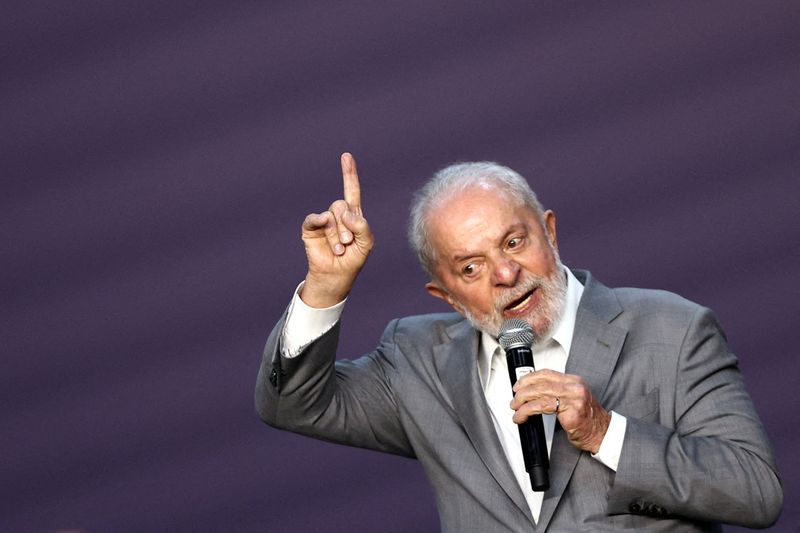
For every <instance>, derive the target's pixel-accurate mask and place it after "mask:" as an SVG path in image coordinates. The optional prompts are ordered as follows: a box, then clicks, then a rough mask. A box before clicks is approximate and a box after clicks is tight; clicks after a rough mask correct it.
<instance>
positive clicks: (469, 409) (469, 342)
mask: <svg viewBox="0 0 800 533" xmlns="http://www.w3.org/2000/svg"><path fill="white" fill-rule="evenodd" d="M447 335H448V336H449V339H448V340H447V341H446V342H444V343H442V344H439V345H437V346H434V348H433V351H434V356H435V364H436V369H437V372H438V373H439V377H440V379H441V382H442V387H443V388H444V390H445V392H446V393H447V395H448V396H449V400H450V405H451V407H452V409H453V411H454V412H455V413H456V415H457V417H458V418H459V420H460V421H461V423H462V425H463V427H464V430H465V431H466V433H467V436H468V437H469V439H470V441H471V442H472V445H473V447H474V448H475V450H476V451H477V452H478V455H479V456H480V458H481V460H482V461H483V463H484V465H486V468H487V469H488V470H489V472H491V474H492V476H493V477H494V478H495V480H496V481H497V483H498V484H499V485H500V486H501V487H503V490H504V491H505V492H506V494H508V496H509V497H510V498H511V499H512V500H513V501H514V503H515V504H516V505H517V506H518V507H519V508H520V510H521V511H522V512H524V513H525V516H528V517H530V510H529V509H528V504H527V502H526V501H525V497H524V496H523V494H522V490H521V489H520V488H519V485H518V484H517V481H516V478H515V477H514V473H513V471H512V470H511V466H510V465H509V464H508V459H507V458H506V456H505V453H504V452H503V447H502V445H501V444H500V439H499V438H498V437H497V433H496V431H495V429H494V424H493V423H492V418H491V413H490V412H489V407H488V406H487V405H486V401H485V399H484V395H483V389H482V387H481V384H480V380H479V378H478V369H477V364H476V358H477V354H478V350H479V346H478V344H479V335H478V333H477V332H476V331H475V330H474V329H473V328H472V326H471V325H470V323H469V322H468V321H466V320H463V321H460V322H458V323H456V324H454V325H452V326H450V327H449V328H448V329H447Z"/></svg>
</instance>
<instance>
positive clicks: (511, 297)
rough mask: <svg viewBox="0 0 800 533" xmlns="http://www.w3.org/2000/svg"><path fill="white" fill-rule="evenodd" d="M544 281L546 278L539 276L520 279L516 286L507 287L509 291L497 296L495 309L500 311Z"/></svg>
mask: <svg viewBox="0 0 800 533" xmlns="http://www.w3.org/2000/svg"><path fill="white" fill-rule="evenodd" d="M545 283H546V280H545V279H543V278H540V277H539V276H529V277H527V278H526V279H524V280H522V281H521V282H520V283H519V284H518V285H517V286H516V287H514V288H513V289H509V291H510V292H508V293H505V294H502V295H501V296H498V297H497V299H496V300H495V302H494V306H495V309H496V310H497V311H498V312H502V311H503V309H505V308H506V307H507V306H508V304H510V303H511V302H513V301H515V300H519V299H520V298H522V297H523V296H525V295H526V294H528V293H529V292H531V291H533V290H534V289H538V288H539V287H541V286H542V285H544V284H545Z"/></svg>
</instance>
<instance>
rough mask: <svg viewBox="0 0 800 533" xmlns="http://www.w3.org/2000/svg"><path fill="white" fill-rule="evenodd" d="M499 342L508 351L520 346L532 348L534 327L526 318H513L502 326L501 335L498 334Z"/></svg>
mask: <svg viewBox="0 0 800 533" xmlns="http://www.w3.org/2000/svg"><path fill="white" fill-rule="evenodd" d="M497 342H499V343H500V346H502V347H503V350H506V351H507V350H509V349H510V348H517V347H519V346H526V347H528V348H530V347H531V345H532V344H533V329H532V328H531V325H530V324H528V323H527V322H525V321H524V320H522V319H520V318H511V319H509V320H506V321H505V322H503V325H502V326H500V335H498V336H497Z"/></svg>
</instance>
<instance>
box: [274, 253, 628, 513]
mask: <svg viewBox="0 0 800 533" xmlns="http://www.w3.org/2000/svg"><path fill="white" fill-rule="evenodd" d="M565 270H566V273H567V296H566V302H565V308H564V313H563V315H562V317H561V320H560V321H559V323H558V325H557V326H556V328H555V330H554V333H553V336H552V338H550V339H547V340H545V341H542V342H540V343H538V344H537V345H536V346H534V347H533V350H532V351H533V361H534V367H535V368H536V369H537V370H541V369H545V368H549V369H551V370H555V371H557V372H562V373H563V372H564V370H565V368H566V365H567V357H568V354H569V350H570V347H571V345H572V336H573V333H574V331H575V318H576V316H577V313H578V304H579V303H580V299H581V295H582V294H583V285H581V283H580V282H579V281H578V279H577V278H576V277H575V276H574V275H573V274H572V272H571V271H570V270H569V269H568V268H565ZM302 286H303V284H302V283H301V284H300V285H298V287H297V289H296V290H295V293H294V297H293V298H292V302H291V304H290V306H289V311H288V312H287V316H286V322H285V324H284V329H283V333H282V337H281V354H282V355H283V356H284V357H288V358H292V357H297V356H298V355H299V354H300V352H302V351H303V349H304V348H305V347H306V346H308V345H309V344H311V342H313V341H314V340H316V339H317V338H319V337H321V336H322V335H323V334H325V333H326V332H327V331H328V330H329V329H330V328H332V327H333V326H334V325H335V324H336V322H337V321H338V320H339V318H340V317H341V314H342V311H343V309H344V303H345V301H346V300H343V301H341V302H339V303H338V304H336V305H334V306H332V307H328V308H325V309H317V308H313V307H309V306H308V305H306V304H305V303H304V302H303V300H302V299H301V298H300V296H299V293H300V289H301V288H302ZM476 363H477V366H478V375H479V377H480V379H481V384H482V385H483V388H484V395H485V397H486V402H487V404H488V406H489V410H490V411H491V413H492V422H493V423H494V428H495V431H496V432H497V436H498V437H499V439H500V443H501V444H502V446H503V451H504V452H505V455H506V457H507V458H508V461H509V463H510V465H511V469H512V470H513V471H514V475H515V477H516V478H517V482H518V483H519V485H520V488H521V489H522V492H523V494H524V495H525V499H526V500H527V502H528V506H529V507H530V510H531V514H532V515H533V518H534V520H536V521H538V520H539V513H540V512H541V508H542V498H543V495H544V493H542V492H534V491H533V490H532V489H531V484H530V478H529V476H528V473H527V472H526V471H525V463H524V460H523V458H522V449H521V445H520V440H519V430H518V429H517V425H516V424H514V421H513V420H512V416H513V415H514V411H513V410H512V409H511V407H510V404H511V399H512V398H513V392H512V390H511V383H510V382H509V380H508V367H507V365H506V358H505V354H504V352H503V349H502V348H501V347H500V345H499V344H498V343H497V341H496V340H495V339H494V338H492V337H491V336H490V335H487V334H485V333H481V346H480V350H479V353H478V359H477V362H476ZM495 378H496V379H495ZM542 419H543V420H542V421H543V422H544V431H545V437H546V441H547V452H548V454H549V453H550V449H551V446H552V443H553V431H554V429H555V422H556V416H555V415H554V414H544V415H542ZM626 425H627V424H626V420H625V417H623V416H622V415H620V414H618V413H615V412H614V411H612V412H611V423H610V425H609V427H608V431H607V432H606V435H605V437H604V438H603V441H602V443H601V444H600V449H599V450H598V452H597V454H594V455H592V457H594V458H595V459H597V460H598V461H600V462H601V463H603V464H604V465H606V466H607V467H608V468H610V469H612V470H614V471H616V469H617V465H618V463H619V456H620V453H621V451H622V441H623V439H624V437H625V428H626Z"/></svg>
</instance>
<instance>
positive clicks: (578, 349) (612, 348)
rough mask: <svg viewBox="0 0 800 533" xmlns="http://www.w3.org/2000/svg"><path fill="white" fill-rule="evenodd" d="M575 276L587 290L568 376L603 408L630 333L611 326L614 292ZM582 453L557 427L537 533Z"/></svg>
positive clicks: (616, 307) (615, 312) (615, 308)
mask: <svg viewBox="0 0 800 533" xmlns="http://www.w3.org/2000/svg"><path fill="white" fill-rule="evenodd" d="M573 272H574V274H575V275H576V276H577V277H578V279H580V280H581V282H582V283H583V284H584V286H585V288H584V292H583V296H582V297H581V302H580V305H579V306H578V314H577V316H576V320H575V333H574V334H573V338H572V347H571V349H570V353H569V358H568V359H567V367H566V373H567V374H577V375H579V376H581V377H582V378H583V379H584V380H585V381H586V383H587V384H588V385H589V388H590V389H591V391H592V394H593V395H594V396H595V397H596V398H597V399H598V401H599V402H600V403H601V404H602V403H603V395H604V393H605V390H606V387H607V386H608V382H609V380H610V379H611V375H612V373H613V372H614V367H615V366H616V363H617V358H618V357H619V354H620V352H621V350H622V346H623V344H624V342H625V337H626V336H627V333H628V332H627V330H625V329H623V328H619V327H617V326H614V325H612V324H610V322H611V320H613V319H614V318H615V317H616V316H617V315H619V314H620V313H621V312H622V307H621V306H620V304H619V302H618V301H617V298H616V296H615V295H614V293H613V291H611V289H609V288H607V287H605V286H604V285H602V284H601V283H599V282H597V281H596V280H594V278H592V276H591V275H590V274H589V273H588V272H581V271H573ZM581 453H582V452H581V451H580V450H578V449H577V448H576V447H575V446H573V445H572V444H571V443H570V442H569V440H568V439H567V436H566V433H565V432H564V431H562V430H561V429H560V427H557V430H556V432H555V434H554V435H553V446H552V449H551V451H550V489H549V490H548V491H547V492H546V493H545V495H544V501H543V502H542V511H541V514H540V515H539V523H538V527H537V530H538V531H545V529H546V528H547V526H548V524H549V523H550V520H551V518H552V517H553V513H554V512H555V509H556V507H557V506H558V502H559V501H560V500H561V497H562V496H563V494H564V490H565V489H566V487H567V484H568V483H569V480H570V478H571V477H572V473H573V471H574V470H575V465H576V464H577V463H578V459H579V458H580V456H581Z"/></svg>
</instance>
